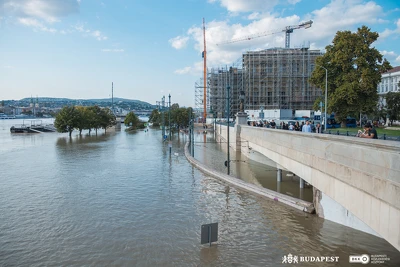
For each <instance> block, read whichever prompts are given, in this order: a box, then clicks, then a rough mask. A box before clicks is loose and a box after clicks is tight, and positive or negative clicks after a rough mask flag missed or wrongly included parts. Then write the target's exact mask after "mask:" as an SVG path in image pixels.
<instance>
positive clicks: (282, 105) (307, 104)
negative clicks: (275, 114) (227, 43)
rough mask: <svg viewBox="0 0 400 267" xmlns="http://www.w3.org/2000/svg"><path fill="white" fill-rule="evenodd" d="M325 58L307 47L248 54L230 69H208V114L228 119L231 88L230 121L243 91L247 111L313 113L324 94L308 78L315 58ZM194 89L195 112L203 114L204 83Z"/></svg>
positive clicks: (249, 52)
mask: <svg viewBox="0 0 400 267" xmlns="http://www.w3.org/2000/svg"><path fill="white" fill-rule="evenodd" d="M322 54H323V53H322V52H321V51H320V50H310V49H309V48H308V47H303V48H272V49H266V50H261V51H248V52H245V53H244V54H243V55H242V58H240V59H238V60H237V61H236V62H234V63H233V64H232V65H231V66H222V67H216V68H211V69H208V70H207V96H208V97H207V113H209V112H210V111H212V113H213V114H214V115H216V117H217V118H226V111H227V105H226V97H227V88H228V87H229V88H230V96H231V97H230V99H229V104H230V111H231V112H230V118H233V117H234V115H235V114H236V113H237V112H238V111H239V105H240V92H241V91H243V92H244V94H245V100H244V104H245V109H246V110H261V109H263V110H264V109H292V110H312V109H313V105H314V102H315V100H316V99H317V98H318V97H320V96H322V90H321V88H317V87H315V86H313V85H311V84H310V83H309V78H310V77H311V73H312V72H313V70H314V68H315V60H316V58H317V57H318V56H321V55H322ZM195 88H196V89H195V90H196V93H195V98H196V101H195V103H196V110H197V111H198V112H199V114H200V113H201V112H203V92H204V91H203V90H204V86H203V79H200V81H199V82H197V83H196V85H195ZM211 115H212V114H210V116H211ZM199 116H201V115H199Z"/></svg>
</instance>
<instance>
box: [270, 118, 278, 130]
mask: <svg viewBox="0 0 400 267" xmlns="http://www.w3.org/2000/svg"><path fill="white" fill-rule="evenodd" d="M269 126H270V127H271V128H272V129H275V127H276V123H275V121H274V120H272V121H271V123H270V124H269Z"/></svg>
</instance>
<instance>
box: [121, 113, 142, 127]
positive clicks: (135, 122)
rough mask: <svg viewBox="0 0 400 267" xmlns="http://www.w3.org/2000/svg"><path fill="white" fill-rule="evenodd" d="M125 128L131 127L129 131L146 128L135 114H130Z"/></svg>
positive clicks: (125, 122) (127, 116) (125, 121)
mask: <svg viewBox="0 0 400 267" xmlns="http://www.w3.org/2000/svg"><path fill="white" fill-rule="evenodd" d="M124 124H125V126H129V128H128V130H136V129H144V128H146V126H145V125H144V123H143V122H141V121H140V120H139V118H138V116H137V115H136V114H135V113H134V112H132V111H131V112H129V113H128V115H126V117H125V120H124Z"/></svg>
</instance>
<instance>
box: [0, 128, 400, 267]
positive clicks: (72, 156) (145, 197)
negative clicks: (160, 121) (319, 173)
mask: <svg viewBox="0 0 400 267" xmlns="http://www.w3.org/2000/svg"><path fill="white" fill-rule="evenodd" d="M11 123H15V124H19V123H20V122H17V121H15V120H14V121H0V162H1V169H0V266H280V265H281V263H282V257H283V256H285V255H288V254H289V253H291V254H293V255H298V256H301V255H302V256H321V255H324V256H339V257H340V259H339V264H337V265H334V264H332V263H330V264H329V263H325V264H321V263H318V264H307V265H303V266H354V264H349V262H348V257H349V255H353V254H363V253H367V254H387V255H388V256H389V257H390V258H391V261H390V262H389V263H390V264H391V265H392V266H398V265H399V263H400V255H399V252H398V251H396V250H395V249H394V248H393V247H392V246H391V245H390V244H388V243H387V242H386V241H384V240H383V239H380V238H377V237H374V236H371V235H368V234H365V233H362V232H359V231H356V230H352V229H350V228H347V227H343V226H340V225H337V224H334V223H331V222H328V221H324V220H322V219H319V218H316V217H314V216H307V215H306V214H304V213H301V212H297V211H296V210H293V209H291V208H288V207H286V206H283V205H280V204H279V203H275V202H273V201H269V200H266V199H261V198H258V197H254V196H252V195H250V194H248V193H244V192H241V191H238V190H236V189H234V188H232V187H229V186H226V185H223V184H221V183H219V182H218V180H216V179H214V178H210V177H207V176H205V175H204V174H203V173H201V172H200V171H198V170H197V169H195V168H193V167H192V166H191V165H190V164H189V163H188V162H187V160H186V159H185V158H184V156H183V145H184V142H185V138H184V137H183V136H181V138H180V139H179V140H178V139H177V138H174V144H173V153H172V157H171V158H170V156H169V153H168V147H167V144H166V143H162V142H161V133H160V131H159V130H150V131H149V132H147V133H146V132H143V131H139V132H137V133H135V134H128V133H125V132H124V131H122V132H110V133H108V134H107V135H102V134H100V135H99V136H97V137H96V136H87V135H84V136H82V137H79V136H78V135H77V134H76V133H74V134H73V137H72V138H71V139H70V138H68V137H67V135H66V134H58V133H46V134H32V135H28V134H24V135H12V134H10V133H9V127H10V126H11ZM174 153H178V156H175V155H174ZM211 222H218V223H219V241H218V242H217V243H215V244H214V245H213V246H212V247H211V248H210V247H208V246H207V245H200V226H201V225H202V224H205V223H211Z"/></svg>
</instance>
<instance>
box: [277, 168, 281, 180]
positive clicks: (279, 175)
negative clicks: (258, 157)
mask: <svg viewBox="0 0 400 267" xmlns="http://www.w3.org/2000/svg"><path fill="white" fill-rule="evenodd" d="M276 180H277V181H278V182H282V169H278V172H277V173H276Z"/></svg>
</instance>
